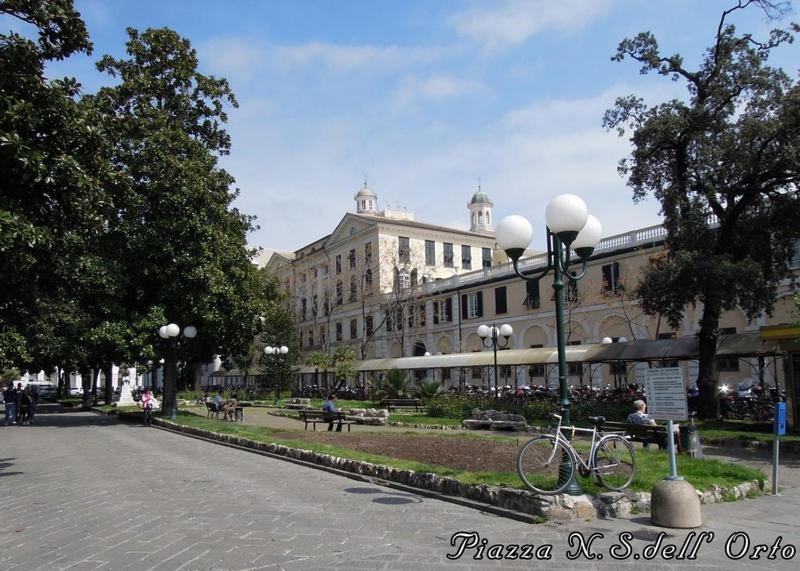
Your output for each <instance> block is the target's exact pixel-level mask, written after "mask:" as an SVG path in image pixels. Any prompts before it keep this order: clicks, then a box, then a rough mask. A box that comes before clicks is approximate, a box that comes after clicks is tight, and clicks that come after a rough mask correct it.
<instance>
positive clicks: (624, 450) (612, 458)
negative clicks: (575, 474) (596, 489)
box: [591, 434, 636, 490]
mask: <svg viewBox="0 0 800 571" xmlns="http://www.w3.org/2000/svg"><path fill="white" fill-rule="evenodd" d="M591 467H592V470H593V472H594V475H595V476H596V477H597V481H598V482H599V483H600V485H601V486H603V487H606V488H608V489H609V490H622V489H624V488H627V487H628V486H630V484H631V482H633V478H634V477H635V476H636V454H635V453H634V451H633V446H632V445H631V443H630V442H628V441H627V440H625V439H624V438H623V437H622V436H620V435H618V434H609V435H608V436H604V437H603V438H601V439H600V441H599V442H598V443H597V446H596V447H595V449H594V450H593V451H592V463H591Z"/></svg>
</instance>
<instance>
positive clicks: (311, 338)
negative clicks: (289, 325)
mask: <svg viewBox="0 0 800 571" xmlns="http://www.w3.org/2000/svg"><path fill="white" fill-rule="evenodd" d="M308 346H309V347H313V346H314V330H313V329H309V330H308Z"/></svg>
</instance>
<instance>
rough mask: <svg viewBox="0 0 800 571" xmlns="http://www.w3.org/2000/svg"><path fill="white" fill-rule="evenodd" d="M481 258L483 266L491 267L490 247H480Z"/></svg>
mask: <svg viewBox="0 0 800 571" xmlns="http://www.w3.org/2000/svg"><path fill="white" fill-rule="evenodd" d="M481 260H482V264H483V267H484V268H491V267H492V249H491V248H481Z"/></svg>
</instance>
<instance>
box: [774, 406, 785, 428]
mask: <svg viewBox="0 0 800 571" xmlns="http://www.w3.org/2000/svg"><path fill="white" fill-rule="evenodd" d="M775 434H777V435H778V436H783V435H784V434H786V403H785V402H779V403H777V404H776V405H775Z"/></svg>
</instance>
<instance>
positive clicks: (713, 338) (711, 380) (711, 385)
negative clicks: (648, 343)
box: [697, 296, 720, 419]
mask: <svg viewBox="0 0 800 571" xmlns="http://www.w3.org/2000/svg"><path fill="white" fill-rule="evenodd" d="M719 316H720V305H719V301H718V300H717V299H716V297H713V296H710V297H707V298H706V304H705V306H704V307H703V317H702V319H701V320H700V332H699V333H698V334H697V337H698V340H699V348H698V353H699V357H700V370H699V371H698V373H697V388H698V389H699V390H700V396H699V402H698V407H699V410H698V413H699V414H700V417H701V418H705V419H717V418H719V397H718V395H717V391H718V388H717V381H718V374H717V338H718V336H719V333H718V329H717V328H718V326H719Z"/></svg>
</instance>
